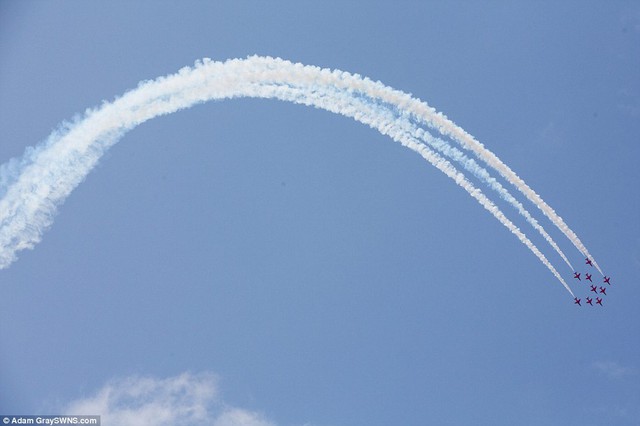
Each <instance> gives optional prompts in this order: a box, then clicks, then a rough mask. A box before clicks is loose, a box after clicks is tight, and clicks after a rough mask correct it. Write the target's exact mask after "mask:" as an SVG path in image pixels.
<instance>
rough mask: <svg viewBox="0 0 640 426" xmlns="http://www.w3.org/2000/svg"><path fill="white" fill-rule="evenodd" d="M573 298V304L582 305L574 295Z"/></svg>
mask: <svg viewBox="0 0 640 426" xmlns="http://www.w3.org/2000/svg"><path fill="white" fill-rule="evenodd" d="M573 300H575V302H573V304H574V305H578V306H582V305H581V304H580V299H578V298H577V297H574V298H573Z"/></svg>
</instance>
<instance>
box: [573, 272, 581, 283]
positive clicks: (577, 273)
mask: <svg viewBox="0 0 640 426" xmlns="http://www.w3.org/2000/svg"><path fill="white" fill-rule="evenodd" d="M573 278H576V279H577V280H578V281H582V280H581V279H580V273H579V272H574V273H573Z"/></svg>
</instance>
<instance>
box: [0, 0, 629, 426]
mask: <svg viewBox="0 0 640 426" xmlns="http://www.w3.org/2000/svg"><path fill="white" fill-rule="evenodd" d="M253 54H259V55H271V56H279V57H282V58H285V59H289V60H291V61H295V62H302V63H305V64H312V65H318V66H321V67H329V68H339V69H342V70H346V71H350V72H354V73H359V74H361V75H365V76H368V77H370V78H372V79H373V80H380V81H382V82H383V83H385V84H386V85H388V86H391V87H394V88H396V89H399V90H403V91H405V92H409V93H412V94H413V95H414V96H416V97H418V98H420V99H423V100H425V101H427V102H428V103H429V104H430V105H432V106H434V107H435V108H437V109H438V110H439V111H442V112H443V113H444V114H446V115H447V116H448V117H449V118H451V119H452V120H453V121H455V122H456V123H457V124H458V125H460V126H462V127H463V128H464V129H465V130H466V131H468V132H469V133H471V134H472V135H474V136H475V137H476V138H477V139H478V140H479V141H481V142H482V143H483V144H485V146H486V147H487V148H489V149H490V150H492V151H493V152H494V153H496V154H497V155H498V156H499V157H500V158H501V159H502V160H503V161H504V162H505V163H506V164H508V165H509V166H510V167H511V168H512V169H513V170H514V171H515V172H516V173H518V174H519V175H520V176H521V177H523V178H524V180H525V181H526V182H527V183H528V184H529V185H530V186H531V187H532V188H533V189H534V190H535V191H536V192H538V193H539V194H540V195H541V196H542V197H543V198H544V199H545V200H546V201H547V202H548V203H549V204H550V205H551V206H552V207H553V208H554V209H555V210H556V212H557V213H558V214H560V216H562V217H563V218H564V219H565V221H566V222H567V223H568V224H569V226H570V227H571V228H572V229H573V230H574V231H576V233H577V234H578V235H579V236H580V238H581V239H582V241H583V242H584V243H585V245H586V246H587V247H588V248H589V250H590V251H591V253H592V254H593V255H594V257H595V258H596V260H597V261H598V263H599V264H600V266H601V267H602V268H603V270H604V272H605V273H606V274H607V275H610V276H612V279H611V286H610V287H608V289H607V293H608V294H607V296H606V297H605V298H604V306H603V307H599V306H598V307H590V306H585V302H584V297H585V296H587V295H588V288H587V287H586V284H585V281H584V273H585V272H588V271H589V267H588V266H586V265H584V258H583V257H582V256H581V255H580V253H579V252H578V251H577V250H575V249H574V248H573V246H572V245H571V244H570V243H569V241H568V240H567V239H566V238H564V236H563V235H562V234H561V233H560V232H559V231H558V230H557V229H555V228H554V227H553V225H552V224H551V223H550V222H549V221H548V220H547V219H546V218H544V217H543V216H542V215H541V214H540V212H539V211H538V210H536V209H535V207H534V206H532V205H531V204H530V203H528V202H526V203H525V205H526V206H527V207H528V208H530V211H531V212H532V213H534V214H535V215H536V217H537V218H538V219H539V220H540V222H541V223H542V224H543V226H545V228H546V229H547V230H548V231H549V232H550V233H551V234H552V236H553V237H554V239H555V240H556V241H558V243H559V244H560V246H561V248H562V249H563V250H564V251H565V253H567V254H568V256H569V259H570V261H571V262H572V263H573V265H574V266H575V267H576V269H578V270H579V271H580V272H581V273H582V274H583V281H582V282H580V283H577V282H575V280H573V278H572V277H573V274H572V271H571V270H570V269H569V268H568V267H566V265H564V264H563V263H562V261H561V259H560V258H559V257H558V256H557V255H556V254H555V253H554V252H553V251H552V249H551V248H550V247H549V246H547V245H545V244H546V243H545V242H544V241H543V240H542V239H541V238H540V237H539V236H537V235H536V234H535V231H534V230H533V229H532V228H531V227H530V226H529V225H528V224H526V222H524V221H523V220H522V219H521V218H519V217H518V216H517V214H516V213H515V211H514V210H513V209H510V208H509V206H507V205H505V204H504V203H500V202H498V203H499V204H500V206H501V207H502V208H503V209H504V211H505V213H506V214H508V215H509V217H510V218H512V219H513V220H514V222H516V224H517V225H518V226H520V227H521V229H522V230H523V231H524V232H525V233H526V234H527V235H529V236H530V237H531V239H532V240H533V241H534V243H536V244H537V245H538V247H540V248H541V250H542V251H543V252H544V253H545V255H547V256H548V257H549V259H550V260H551V261H552V262H553V263H554V265H555V266H556V267H557V268H558V270H559V271H560V272H561V274H562V275H563V277H564V278H565V279H566V280H567V281H570V284H571V285H572V288H573V289H574V291H575V292H576V293H577V294H579V297H581V298H583V301H582V305H583V306H582V307H581V308H579V307H577V306H574V304H573V300H572V298H571V297H570V296H569V294H568V293H567V292H566V290H565V289H563V288H562V286H561V285H560V284H559V283H558V281H557V280H556V279H555V278H554V277H553V275H551V274H550V273H549V271H548V270H547V269H546V268H545V267H544V266H543V265H542V264H541V263H540V262H539V261H538V259H537V258H536V257H535V256H533V255H532V254H531V252H529V251H528V250H527V249H526V248H525V247H524V246H523V245H522V244H521V243H520V242H519V241H518V240H517V239H516V238H515V237H514V236H513V235H511V234H510V233H509V232H508V231H506V230H505V228H504V227H503V226H502V225H500V223H498V222H497V221H496V220H495V219H494V218H493V217H492V216H491V215H489V214H488V213H487V212H486V211H485V210H484V209H482V208H481V207H480V206H479V205H478V204H477V203H476V202H475V201H474V200H473V199H472V198H470V197H469V196H468V195H467V193H466V192H464V191H463V190H461V189H460V188H459V187H457V186H456V185H455V184H454V183H453V182H452V181H451V180H449V179H447V178H446V177H445V176H444V175H443V174H442V173H440V172H439V171H438V170H436V169H435V168H434V167H432V166H431V165H429V164H428V163H426V162H425V161H424V160H423V159H422V158H420V157H419V156H418V155H416V154H415V153H413V152H411V151H410V150H407V149H406V148H403V147H402V146H400V145H399V144H397V143H395V142H393V141H392V140H391V139H389V138H388V137H385V136H382V135H380V134H379V133H378V132H376V131H375V130H372V129H370V128H369V127H366V126H364V125H362V124H360V123H356V122H355V121H353V120H351V119H348V118H345V117H342V116H338V115H335V114H331V113H328V112H326V111H321V110H317V109H313V108H309V107H303V106H300V105H293V104H289V103H283V102H280V101H274V100H256V99H241V100H232V101H224V102H211V103H207V104H204V105H199V106H196V107H194V108H191V109H188V110H185V111H181V112H178V113H175V114H172V115H169V116H165V117H160V118H157V119H154V120H152V121H149V122H147V123H144V124H143V125H141V126H140V127H138V128H136V129H134V130H133V131H131V132H129V133H128V134H127V135H126V136H125V137H124V138H123V139H122V140H121V141H120V142H119V143H118V144H117V145H116V146H115V147H113V148H112V149H111V150H110V151H109V152H108V154H107V155H106V156H105V157H104V158H103V159H102V161H101V162H100V164H99V166H98V167H97V168H96V169H95V170H93V172H92V173H91V174H90V175H89V176H88V177H87V179H86V180H85V181H84V182H83V183H82V184H81V185H80V186H79V187H78V188H77V189H76V190H75V191H74V192H73V193H72V194H71V196H70V197H69V198H68V199H67V201H66V202H65V204H64V205H62V206H61V208H60V209H59V213H58V215H57V217H56V220H55V223H54V224H53V226H52V227H51V229H50V230H49V231H47V232H46V233H45V234H44V238H43V241H42V242H41V243H40V244H38V245H37V246H36V247H35V249H34V250H28V251H23V252H20V253H19V259H18V261H17V262H15V263H14V264H12V265H11V266H10V267H9V268H8V269H5V270H1V271H0V414H7V413H22V414H43V413H47V414H49V413H61V412H65V411H69V410H71V411H76V413H74V414H102V415H103V419H105V418H111V419H120V420H118V421H119V422H122V423H121V424H163V423H162V422H161V420H159V419H158V418H151V419H150V418H149V417H148V416H147V414H145V411H144V409H145V408H149V407H152V410H151V411H150V412H160V407H164V408H166V409H167V411H168V412H169V414H167V416H168V417H167V418H170V419H171V420H169V421H168V422H169V423H168V424H180V423H178V420H176V419H178V418H182V419H187V421H191V417H189V416H187V415H185V414H184V410H185V407H192V408H193V407H200V408H203V410H204V411H206V413H205V414H203V416H204V417H203V418H201V419H200V420H198V421H197V422H196V421H195V420H194V421H193V422H194V424H217V425H224V424H227V425H228V424H234V425H266V424H273V425H313V426H333V425H425V424H433V425H469V424H474V425H513V424H518V425H603V424H615V425H638V424H640V408H639V407H640V385H639V383H640V314H639V313H638V312H640V310H639V309H638V303H640V297H639V296H640V287H639V285H638V284H639V280H638V276H639V275H640V220H639V219H640V190H639V189H638V184H639V183H640V167H638V161H639V160H640V144H639V140H640V139H639V136H640V4H638V2H632V1H630V2H615V1H614V2H610V1H607V2H604V1H603V2H588V3H587V2H582V1H579V2H578V1H576V2H571V1H563V2H512V1H504V2H500V1H493V2H437V3H436V2H417V1H416V2H409V1H406V2H396V1H389V2H366V4H365V2H344V1H323V2H311V1H287V2H285V1H281V2H257V1H256V2H242V1H240V2H237V1H222V2H204V1H186V2H178V1H175V2H172V1H161V2H155V1H154V2H151V1H137V2H130V1H110V2H83V1H49V2H44V1H7V0H0V140H1V142H0V163H5V162H6V161H8V160H9V159H10V158H13V157H18V156H20V155H22V153H23V152H24V150H25V148H27V147H29V146H33V145H35V144H37V143H38V142H40V141H42V140H43V139H45V138H46V137H47V136H48V135H49V133H51V131H52V130H54V129H55V128H56V127H57V126H58V124H59V123H61V122H62V121H64V120H68V119H71V118H72V117H73V116H74V115H75V114H77V113H80V112H82V111H84V110H85V109H86V108H88V107H93V106H96V105H99V104H100V103H101V102H102V101H103V100H113V99H114V97H116V96H119V95H121V94H122V93H124V92H126V91H127V90H130V89H132V88H135V87H136V85H137V84H138V82H139V81H141V80H148V79H153V78H155V77H158V76H161V75H165V74H168V73H173V72H176V71H177V70H178V69H180V68H182V67H183V66H186V65H192V64H193V62H194V61H195V60H197V59H200V58H203V57H209V58H212V59H214V60H225V59H228V58H235V57H241V58H242V57H246V56H247V55H253ZM510 189H511V188H510ZM488 195H490V194H488ZM491 196H492V197H493V198H497V197H495V195H491ZM519 199H521V200H522V201H523V203H524V202H525V201H526V200H524V198H523V197H522V196H519ZM592 272H593V273H594V274H593V277H594V281H595V282H596V283H598V285H600V284H601V283H602V277H601V275H600V274H599V273H597V271H595V269H594V270H593V271H592ZM142 384H144V386H142ZM132 389H146V391H145V392H142V394H141V395H138V397H135V398H134V397H131V394H130V392H132ZM106 390H110V391H111V395H112V397H111V399H109V398H107V397H106V396H105V395H106ZM178 394H179V397H178V396H176V395H178ZM113 395H115V396H113ZM118 395H119V396H118ZM127 404H129V405H127ZM154 404H155V405H154ZM127 407H128V408H129V409H130V410H131V411H132V412H133V413H134V414H135V416H136V419H137V420H136V421H135V422H132V423H126V422H125V421H124V420H122V419H123V417H118V416H122V415H123V414H122V413H123V411H124V410H125V409H126V408H127ZM83 410H84V411H91V410H95V411H92V412H85V413H80V412H78V411H83ZM148 412H149V411H147V413H148ZM165 414H166V413H165ZM171 416H173V417H171ZM203 419H204V420H203ZM147 421H148V423H145V422H147ZM225 422H226V423H225ZM114 423H115V420H114ZM103 424H105V423H104V422H103Z"/></svg>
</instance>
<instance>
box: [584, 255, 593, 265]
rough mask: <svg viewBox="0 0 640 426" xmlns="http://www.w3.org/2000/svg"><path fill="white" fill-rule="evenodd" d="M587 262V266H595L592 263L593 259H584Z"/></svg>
mask: <svg viewBox="0 0 640 426" xmlns="http://www.w3.org/2000/svg"><path fill="white" fill-rule="evenodd" d="M584 260H585V262H584V263H585V265H589V266H593V263H591V259H589V258H588V257H587V258H585V259H584Z"/></svg>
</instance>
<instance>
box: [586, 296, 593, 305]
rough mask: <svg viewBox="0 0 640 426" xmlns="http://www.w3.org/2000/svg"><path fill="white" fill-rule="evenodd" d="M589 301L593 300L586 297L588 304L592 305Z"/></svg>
mask: <svg viewBox="0 0 640 426" xmlns="http://www.w3.org/2000/svg"><path fill="white" fill-rule="evenodd" d="M591 302H593V299H589V298H588V297H587V303H588V304H590V305H591V306H593V303H591Z"/></svg>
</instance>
